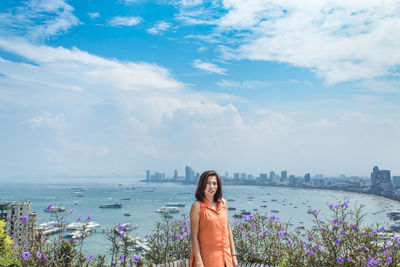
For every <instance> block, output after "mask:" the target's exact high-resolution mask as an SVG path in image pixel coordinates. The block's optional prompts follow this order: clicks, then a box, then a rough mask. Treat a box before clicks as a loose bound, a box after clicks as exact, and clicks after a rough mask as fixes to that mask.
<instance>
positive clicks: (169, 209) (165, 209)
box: [156, 207, 179, 213]
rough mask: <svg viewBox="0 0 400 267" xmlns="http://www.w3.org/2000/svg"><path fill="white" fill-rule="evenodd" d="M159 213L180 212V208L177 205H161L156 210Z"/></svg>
mask: <svg viewBox="0 0 400 267" xmlns="http://www.w3.org/2000/svg"><path fill="white" fill-rule="evenodd" d="M156 212H157V213H179V209H178V208H177V207H161V208H159V209H158V210H156Z"/></svg>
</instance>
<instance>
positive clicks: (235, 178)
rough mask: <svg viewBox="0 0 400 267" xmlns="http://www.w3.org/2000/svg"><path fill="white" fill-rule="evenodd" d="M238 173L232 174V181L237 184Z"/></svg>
mask: <svg viewBox="0 0 400 267" xmlns="http://www.w3.org/2000/svg"><path fill="white" fill-rule="evenodd" d="M239 175H240V174H239V173H238V172H235V173H234V174H233V180H234V181H235V182H239Z"/></svg>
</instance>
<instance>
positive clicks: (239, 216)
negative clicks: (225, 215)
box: [233, 214, 243, 218]
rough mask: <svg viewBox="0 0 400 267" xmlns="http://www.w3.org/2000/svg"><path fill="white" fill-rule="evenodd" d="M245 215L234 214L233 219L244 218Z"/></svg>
mask: <svg viewBox="0 0 400 267" xmlns="http://www.w3.org/2000/svg"><path fill="white" fill-rule="evenodd" d="M242 217H243V215H242V214H233V218H242Z"/></svg>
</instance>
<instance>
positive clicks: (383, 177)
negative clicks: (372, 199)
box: [371, 166, 393, 195]
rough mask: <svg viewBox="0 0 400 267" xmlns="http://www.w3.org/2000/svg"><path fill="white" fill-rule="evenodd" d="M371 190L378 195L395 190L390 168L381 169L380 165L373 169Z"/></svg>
mask: <svg viewBox="0 0 400 267" xmlns="http://www.w3.org/2000/svg"><path fill="white" fill-rule="evenodd" d="M371 192H372V193H374V194H378V195H381V194H386V193H390V192H393V185H392V181H391V177H390V171H389V170H379V168H378V166H375V167H374V168H373V169H372V172H371Z"/></svg>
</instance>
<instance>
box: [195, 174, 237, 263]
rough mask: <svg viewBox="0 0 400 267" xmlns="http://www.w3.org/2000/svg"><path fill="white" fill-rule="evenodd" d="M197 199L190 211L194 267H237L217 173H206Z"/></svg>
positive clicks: (197, 190) (200, 182) (201, 177)
mask: <svg viewBox="0 0 400 267" xmlns="http://www.w3.org/2000/svg"><path fill="white" fill-rule="evenodd" d="M195 197H196V201H195V202H194V203H193V205H192V209H191V210H190V229H191V234H190V235H191V242H192V250H191V256H190V267H224V266H226V267H236V266H237V258H236V251H235V245H234V243H233V237H232V231H231V228H230V226H229V219H228V211H227V206H226V201H225V200H224V199H223V198H222V184H221V178H220V177H219V176H218V174H217V173H216V172H215V171H206V172H204V173H203V174H202V175H201V176H200V179H199V184H198V185H197V189H196V194H195Z"/></svg>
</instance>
